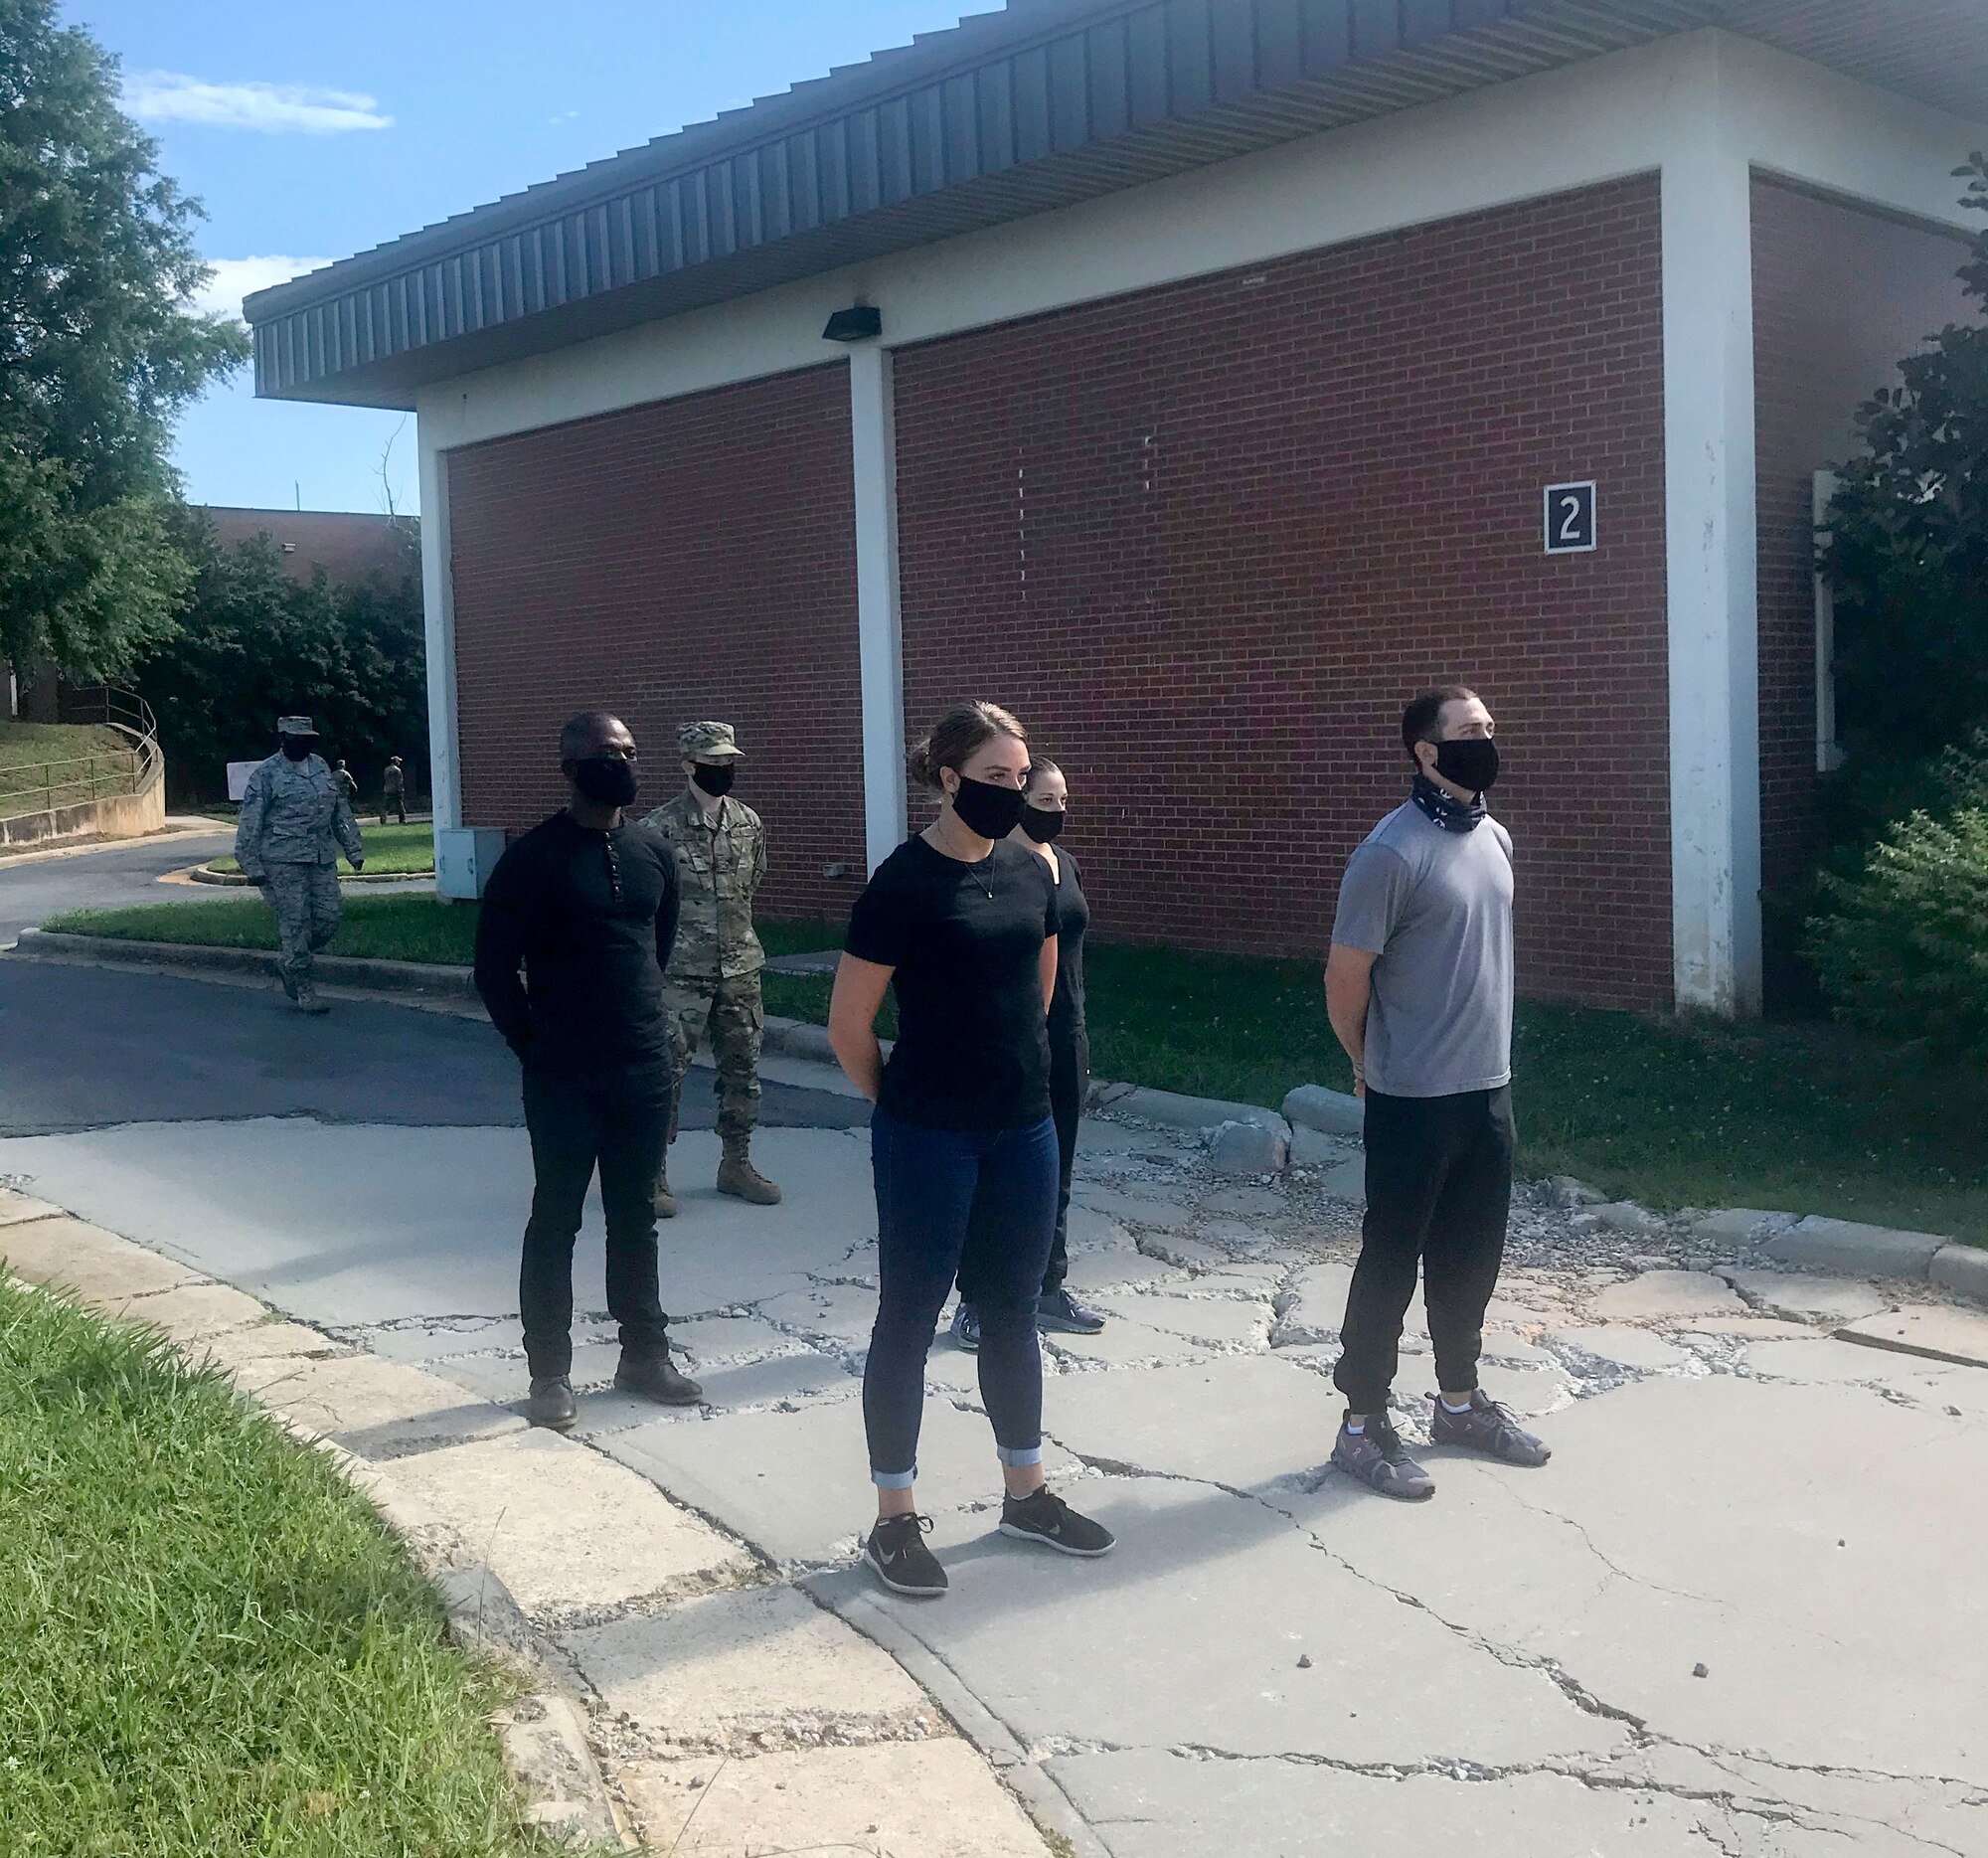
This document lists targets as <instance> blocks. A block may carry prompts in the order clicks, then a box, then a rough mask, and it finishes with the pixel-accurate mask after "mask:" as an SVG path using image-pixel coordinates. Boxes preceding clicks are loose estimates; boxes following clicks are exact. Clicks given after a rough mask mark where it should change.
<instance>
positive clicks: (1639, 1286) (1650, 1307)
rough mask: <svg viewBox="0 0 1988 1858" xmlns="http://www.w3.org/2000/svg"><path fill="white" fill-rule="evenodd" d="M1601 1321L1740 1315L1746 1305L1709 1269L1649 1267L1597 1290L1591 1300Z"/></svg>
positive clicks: (1737, 1293) (1738, 1294) (1594, 1312)
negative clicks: (1627, 1279)
mask: <svg viewBox="0 0 1988 1858" xmlns="http://www.w3.org/2000/svg"><path fill="white" fill-rule="evenodd" d="M1588 1307H1589V1309H1590V1310H1591V1311H1592V1312H1593V1314H1594V1317H1595V1319H1596V1320H1597V1321H1600V1322H1675V1321H1676V1320H1678V1319H1679V1318H1680V1317H1684V1316H1740V1315H1744V1314H1745V1311H1746V1305H1745V1304H1744V1303H1743V1302H1742V1301H1741V1300H1740V1293H1739V1292H1738V1291H1737V1290H1735V1289H1734V1288H1733V1286H1732V1285H1731V1284H1729V1283H1728V1282H1726V1281H1725V1279H1724V1278H1721V1277H1715V1276H1714V1275H1713V1274H1712V1272H1710V1271H1707V1270H1646V1271H1644V1272H1643V1273H1642V1275H1641V1276H1638V1277H1632V1278H1630V1279H1629V1281H1628V1282H1627V1283H1611V1284H1609V1285H1608V1286H1607V1287H1606V1288H1604V1289H1601V1290H1597V1291H1596V1292H1595V1293H1594V1295H1593V1297H1592V1298H1591V1299H1590V1300H1589V1303H1588Z"/></svg>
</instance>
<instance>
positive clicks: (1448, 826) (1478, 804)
mask: <svg viewBox="0 0 1988 1858" xmlns="http://www.w3.org/2000/svg"><path fill="white" fill-rule="evenodd" d="M1408 797H1409V798H1410V799H1411V800H1413V801H1414V803H1415V804H1416V805H1417V806H1419V807H1420V808H1421V809H1422V811H1423V812H1424V813H1426V814H1427V815H1428V816H1429V818H1430V820H1431V821H1432V822H1433V823H1434V824H1436V825H1438V826H1440V827H1441V828H1442V829H1443V830H1444V831H1445V832H1475V831H1476V830H1477V827H1478V824H1479V822H1480V821H1481V820H1482V819H1483V818H1484V796H1483V794H1481V793H1479V794H1474V795H1472V796H1471V798H1469V799H1467V800H1457V799H1452V798H1451V797H1450V796H1449V795H1448V794H1447V793H1445V792H1443V790H1442V789H1441V788H1440V787H1438V786H1437V785H1436V784H1435V782H1434V781H1432V780H1431V779H1430V778H1429V777H1428V776H1427V775H1426V774H1417V775H1416V776H1415V784H1414V786H1413V787H1412V788H1411V789H1410V790H1409V793H1408Z"/></svg>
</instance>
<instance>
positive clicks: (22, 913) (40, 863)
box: [0, 832, 235, 948]
mask: <svg viewBox="0 0 1988 1858" xmlns="http://www.w3.org/2000/svg"><path fill="white" fill-rule="evenodd" d="M234 849H235V838H234V835H233V834H232V833H228V832H216V833H213V834H208V833H202V834H201V835H200V836H198V837H197V838H173V839H164V840H159V839H148V840H143V841H140V842H139V843H138V844H136V845H122V846H117V847H115V848H114V849H109V850H103V851H94V850H92V851H78V852H75V853H73V854H71V855H70V856H68V857H64V858H46V859H37V860H36V861H35V862H34V863H33V864H17V863H15V862H13V861H12V860H11V859H7V858H0V948H7V947H11V946H12V945H13V943H14V939H15V937H16V936H18V935H19V934H20V932H21V931H22V930H23V929H33V928H35V927H36V926H37V925H39V924H41V923H43V922H45V921H46V920H47V919H48V918H50V917H52V916H55V915H57V914H58V913H59V912H61V911H64V910H115V909H119V908H121V907H123V906H124V905H126V904H158V903H185V902H189V901H192V900H194V899H197V898H207V899H210V900H211V899H213V898H216V897H225V896H227V895H229V893H228V892H226V891H218V890H209V889H205V888H203V889H199V890H196V889H194V888H193V887H192V886H191V885H179V884H161V883H160V882H159V879H160V878H162V877H164V876H165V874H166V873H167V872H168V871H182V870H184V869H185V868H186V867H187V866H188V865H198V864H205V863H206V862H207V860H208V859H210V858H219V857H221V856H222V855H223V854H224V853H227V852H231V851H233V850H234Z"/></svg>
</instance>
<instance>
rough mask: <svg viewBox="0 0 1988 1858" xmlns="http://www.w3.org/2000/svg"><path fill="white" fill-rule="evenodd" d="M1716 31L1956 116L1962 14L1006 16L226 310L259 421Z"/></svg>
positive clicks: (1149, 8)
mask: <svg viewBox="0 0 1988 1858" xmlns="http://www.w3.org/2000/svg"><path fill="white" fill-rule="evenodd" d="M1713 25H1723V26H1727V27H1729V28H1731V29H1733V30H1735V31H1738V32H1743V33H1745V34H1747V35H1748V36H1749V37H1752V38H1755V39H1759V40H1762V41H1764V42H1766V43H1768V44H1771V45H1775V46H1778V47H1780V48H1781V49H1782V50H1785V51H1788V52H1792V53H1795V54H1797V55H1798V56H1801V57H1805V58H1809V59H1813V60H1815V61H1816V62H1817V63H1820V64H1824V65H1829V66H1832V67H1834V68H1835V69H1837V70H1839V71H1843V72H1846V73H1848V74H1849V75H1851V76H1853V77H1857V78H1861V79H1863V80H1864V81H1866V82H1868V83H1872V84H1880V85H1883V86H1884V87H1887V88H1890V89H1895V90H1898V91H1901V92H1903V93H1905V94H1906V95H1910V96H1914V97H1916V98H1918V99H1920V100H1922V101H1925V102H1928V103H1932V104H1934V105H1936V106H1939V107H1942V108H1946V109H1949V110H1952V111H1954V112H1955V113H1957V114H1962V115H1971V116H1978V115H1980V114H1982V113H1984V111H1983V103H1984V99H1985V98H1988V8H1984V7H1983V6H1982V5H1981V4H1980V0H1009V4H1008V6H1007V8H1006V10H1005V11H1003V12H1000V13H996V14H988V15H983V16H980V17H977V18H973V19H968V20H964V21H962V22H961V23H960V24H959V25H958V26H956V27H953V28H951V29H949V30H947V31H944V32H936V33H928V34H925V35H922V36H921V37H919V38H918V39H917V40H916V41H914V42H913V43H912V44H911V45H910V46H908V47H905V48H903V49H902V50H899V51H894V52H885V53H880V54H879V55H878V56H877V57H875V58H873V59H871V60H869V61H868V62H867V63H865V64H862V65H857V66H851V67H847V68H845V69H843V70H840V71H837V72H834V73H832V74H831V75H830V76H828V77H826V78H823V79H818V80H816V81H814V82H813V83H810V84H799V85H797V86H796V87H795V88H794V89H792V90H790V91H788V92H786V93H785V94H784V95H780V96H774V97H767V98H763V99H761V100H760V101H758V102H755V103H753V104H751V105H750V106H749V107H747V108H745V109H739V110H733V111H730V112H728V113H727V114H725V115H723V116H720V117H719V118H718V119H717V120H715V121H713V122H708V123H700V124H698V125H696V126H695V127H692V128H688V129H684V130H681V131H679V132H678V133H676V134H674V135H667V136H663V137H660V138H659V139H657V140H656V141H654V142H650V143H648V144H647V145H646V146H644V147H641V148H636V149H631V150H628V151H627V152H625V153H623V154H619V155H615V156H612V157H610V158H608V159H606V160H604V161H598V162H594V163H592V164H591V165H590V166H588V167H586V168H582V169H580V170H579V171H578V172H576V173H573V174H568V175H564V176H562V177H560V178H559V179H557V180H553V181H548V182H546V183H544V184H543V185H541V186H537V187H533V188H529V189H527V190H526V191H525V192H523V193H521V194H514V195H511V196H509V197H508V198H506V199H503V200H499V201H497V202H495V203H493V204H492V205H489V206H485V207H478V208H477V209H475V210H474V211H473V212H470V213H465V214H461V215H458V216H457V217H455V218H453V219H450V220H445V221H443V222H442V223H441V224H439V225H437V226H431V227H428V228H427V229H425V230H424V231H421V232H418V233H412V234H410V235H409V236H408V237H406V238H404V239H399V240H396V241H394V242H393V243H392V244H390V245H385V246H381V247H378V248H377V249H375V250H374V251H371V252H367V253H360V254H359V255H358V256H357V257H351V258H346V259H343V260H342V261H340V262H339V263H337V264H333V265H330V266H327V267H326V268H325V269H323V270H320V271H314V272H312V273H310V274H309V275H308V276H305V277H301V278H298V279H296V280H295V281H294V282H291V283H286V284H279V285H277V286H276V287H275V288H274V289H270V290H263V291H258V292H257V293H256V294H255V295H253V296H251V297H249V298H248V302H247V303H246V305H245V313H246V314H247V316H248V321H249V324H250V326H251V327H252V329H253V331H254V343H255V391H256V393H257V394H258V395H261V396H264V397H266V398H273V399H281V400H320V401H334V402H343V403H347V404H352V405H360V406H375V407H412V406H413V405H414V391H415V390H416V389H417V388H419V387H421V386H424V385H426V384H428V383H430V382H435V381H442V380H448V379H450V378H452V377H454V376H456V375H461V374H467V373H470V372H472V371H473V370H476V369H479V368H487V367H490V366H492V365H494V364H496V363H499V362H504V361H510V360H514V359H516V358H518V357H521V356H525V355H532V354H539V353H543V352H545V351H547V350H550V349H555V348H561V347H565V346H567V345H569V344H571V343H574V342H580V341H585V340H587V339H588V338H589V337H593V336H598V335H604V334H606V333H608V332H609V331H612V330H615V329H622V328H626V327H629V326H630V325H632V324H635V323H640V322H648V321H652V320H655V319H657V318H660V317H665V316H671V315H676V314H679V313H681V312H682V311H685V310H690V309H695V308H698V307H700V306H702V305H705V304H710V303H716V302H720V301H723V300H725V299H727V298H730V297H738V296H745V295H747V294H749V293H750V292H753V291H756V290H763V289H766V288H768V287H769V286H771V285H774V284H779V283H784V282H787V281H789V280H790V279H793V278H797V277H804V276H808V275H810V274H813V273H817V272H821V271H826V270H833V269H835V268H837V267H839V266H841V265H845V264H849V263H853V262H856V261H859V260H861V259H864V258H870V257H875V256H878V255H880V254H882V253H888V252H895V251H901V250H904V249H906V248H908V247H911V246H916V245H922V244H928V243H931V242H934V241H937V240H941V239H948V238H951V237H953V236H955V235H957V234H960V233H966V232H972V231H975V230H977V229H979V228H981V227H986V226H992V225H996V224H998V223H1000V222H1002V221H1004V220H1013V219H1020V218H1023V217H1024V216H1026V215H1029V214H1033V213H1041V212H1045V211H1047V210H1049V209H1052V208H1056V207H1061V206H1067V205H1070V204H1071V203H1073V202H1075V201H1078V200H1083V199H1087V198H1090V197H1092V196H1094V195H1098V194H1104V193H1110V192H1115V191H1117V190H1119V189H1122V188H1128V187H1136V186H1139V185H1140V184H1142V183H1143V182H1147V181H1152V180H1157V179H1159V178H1161V177H1162V176H1165V175H1169V174H1176V173H1179V172H1181V171H1183V170H1185V169H1188V168H1195V167H1201V166H1205V165H1207V164H1209V163H1212V162H1217V161H1222V160H1226V159H1227V158H1229V157H1231V156H1234V155H1240V154H1244V153H1247V152H1248V151H1250V150H1252V149H1257V148H1262V147H1266V146H1268V145H1269V144H1271V143H1275V142H1280V141H1287V140H1291V139H1293V138H1295V137H1298V136H1302V135H1310V134H1314V133H1317V132H1319V131H1321V130H1325V129H1332V128H1336V127H1339V126H1341V125H1343V124H1345V123H1349V122H1355V121H1359V120H1361V119H1363V118H1366V117H1372V116H1378V115H1383V114H1386V113H1387V112H1389V111H1392V110H1397V109H1405V108H1408V107H1411V106H1413V105H1415V104H1418V103H1424V102H1429V101H1432V100H1434V99H1436V98H1438V97H1442V96H1448V95H1453V94H1455V93H1457V92H1459V91H1463V90H1469V89H1475V88H1479V87H1482V86H1484V85H1488V84H1500V83H1504V82H1506V81H1508V80H1511V79H1515V78H1521V77H1525V76H1528V75H1530V74H1532V73H1535V72H1540V71H1545V70H1549V69H1551V68H1553V67H1556V66H1560V65H1567V64H1572V63H1575V62H1577V61H1579V60H1582V59H1587V58H1594V57H1598V56H1600V55H1602V54H1604V53H1608V52H1613V51H1619V50H1622V49H1625V48H1627V47H1629V46H1633V45H1640V44H1643V43H1645V42H1647V41H1649V40H1652V39H1656V38H1660V37H1663V36H1665V35H1667V34H1671V33H1677V32H1684V31H1690V30H1692V29H1694V28H1697V27H1702V26H1713Z"/></svg>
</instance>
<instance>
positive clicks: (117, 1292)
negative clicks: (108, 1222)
mask: <svg viewBox="0 0 1988 1858" xmlns="http://www.w3.org/2000/svg"><path fill="white" fill-rule="evenodd" d="M0 1268H5V1269H6V1270H8V1271H10V1272H11V1273H12V1274H13V1275H14V1276H16V1277H19V1278H22V1279H24V1280H25V1281H26V1282H28V1283H39V1284H46V1285H48V1286H49V1287H51V1288H54V1289H61V1290H66V1291H68V1292H69V1293H70V1294H71V1295H72V1296H75V1297H77V1298H79V1299H80V1300H81V1301H83V1302H84V1303H87V1304H88V1305H89V1306H90V1307H91V1308H92V1309H99V1310H102V1311H103V1312H104V1313H105V1314H111V1315H114V1314H117V1313H119V1312H120V1311H122V1310H123V1309H125V1308H126V1307H128V1306H129V1304H130V1303H131V1301H132V1299H133V1298H136V1297H145V1296H151V1295H155V1294H156V1293H157V1292H159V1291H161V1290H173V1289H177V1288H178V1287H179V1286H180V1285H182V1284H189V1283H198V1282H200V1281H201V1280H202V1279H201V1273H200V1272H199V1271H197V1270H194V1269H192V1268H190V1267H187V1266H185V1265H182V1264H180V1263H178V1261H176V1260H174V1259H170V1258H164V1257H161V1256H160V1255H159V1254H158V1253H157V1252H152V1251H148V1250H147V1249H146V1248H145V1247H143V1246H139V1245H133V1244H132V1243H131V1241H130V1240H128V1239H123V1238H120V1237H119V1236H118V1235H117V1234H116V1233H114V1232H106V1231H104V1230H103V1228H102V1227H100V1226H92V1225H90V1224H89V1223H88V1222H87V1221H84V1220H79V1219H70V1218H68V1217H63V1218H58V1219H43V1220H35V1221H33V1222H31V1223H28V1224H25V1225H20V1226H10V1227H7V1228H6V1229H5V1230H4V1231H0Z"/></svg>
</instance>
